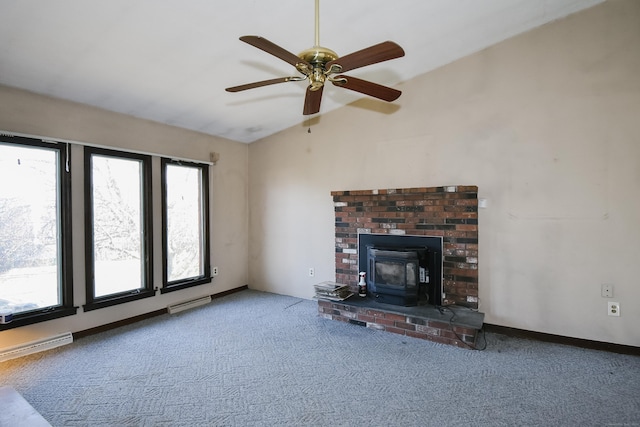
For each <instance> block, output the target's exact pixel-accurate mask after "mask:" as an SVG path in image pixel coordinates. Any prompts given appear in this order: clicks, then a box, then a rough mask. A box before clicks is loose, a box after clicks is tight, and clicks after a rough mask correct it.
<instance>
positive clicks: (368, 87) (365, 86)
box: [331, 75, 402, 102]
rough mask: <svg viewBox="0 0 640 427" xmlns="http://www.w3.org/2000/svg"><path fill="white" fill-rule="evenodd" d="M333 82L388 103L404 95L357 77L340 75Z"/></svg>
mask: <svg viewBox="0 0 640 427" xmlns="http://www.w3.org/2000/svg"><path fill="white" fill-rule="evenodd" d="M331 82H332V83H333V84H334V85H336V86H338V87H343V88H345V89H349V90H353V91H356V92H360V93H364V94H365V95H369V96H373V97H374V98H378V99H382V100H383V101H387V102H391V101H395V100H396V99H398V97H400V95H402V92H401V91H399V90H397V89H393V88H390V87H387V86H382V85H379V84H377V83H373V82H369V81H367V80H362V79H357V78H355V77H349V76H342V75H340V76H336V77H334V78H332V81H331Z"/></svg>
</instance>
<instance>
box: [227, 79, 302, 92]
mask: <svg viewBox="0 0 640 427" xmlns="http://www.w3.org/2000/svg"><path fill="white" fill-rule="evenodd" d="M300 80H304V79H303V78H301V77H279V78H277V79H271V80H262V81H260V82H253V83H247V84H246V85H240V86H233V87H228V88H226V89H225V90H226V91H227V92H240V91H242V90H247V89H253V88H256V87H262V86H269V85H275V84H278V83H286V82H290V81H296V82H297V81H300Z"/></svg>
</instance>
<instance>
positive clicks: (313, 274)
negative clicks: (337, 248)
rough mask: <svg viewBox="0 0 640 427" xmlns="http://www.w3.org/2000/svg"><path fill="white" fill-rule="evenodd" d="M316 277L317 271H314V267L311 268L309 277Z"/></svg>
mask: <svg viewBox="0 0 640 427" xmlns="http://www.w3.org/2000/svg"><path fill="white" fill-rule="evenodd" d="M315 275H316V271H315V270H314V269H313V267H310V268H309V277H314V276H315Z"/></svg>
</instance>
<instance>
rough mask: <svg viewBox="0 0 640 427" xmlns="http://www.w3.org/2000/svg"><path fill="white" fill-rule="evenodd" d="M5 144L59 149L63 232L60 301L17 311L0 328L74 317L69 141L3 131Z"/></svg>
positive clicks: (60, 247) (61, 238) (59, 272)
mask: <svg viewBox="0 0 640 427" xmlns="http://www.w3.org/2000/svg"><path fill="white" fill-rule="evenodd" d="M0 141H1V142H2V143H4V144H13V145H19V146H28V147H35V148H41V149H48V150H54V151H57V156H58V170H57V171H56V173H57V177H58V186H57V191H58V202H59V206H58V222H59V223H58V224H57V225H58V232H59V234H60V241H59V242H58V245H59V254H58V257H59V259H58V268H59V271H58V280H59V282H58V283H59V288H58V291H59V292H60V304H58V305H55V306H50V307H44V308H41V309H35V310H29V311H25V312H20V313H15V314H14V315H13V319H12V321H11V322H10V323H7V324H0V331H4V330H8V329H13V328H17V327H20V326H26V325H32V324H35V323H40V322H45V321H48V320H53V319H58V318H61V317H66V316H72V315H74V314H76V313H77V311H78V307H76V306H74V305H73V253H72V250H73V248H72V222H71V167H70V164H71V159H70V147H69V144H68V143H59V142H49V141H44V140H39V139H34V138H28V137H24V136H12V135H4V134H0Z"/></svg>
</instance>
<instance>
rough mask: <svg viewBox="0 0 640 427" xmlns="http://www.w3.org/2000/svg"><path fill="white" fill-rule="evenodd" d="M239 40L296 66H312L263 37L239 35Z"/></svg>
mask: <svg viewBox="0 0 640 427" xmlns="http://www.w3.org/2000/svg"><path fill="white" fill-rule="evenodd" d="M240 40H242V41H243V42H245V43H249V44H250V45H251V46H254V47H257V48H258V49H261V50H264V51H265V52H267V53H270V54H271V55H273V56H275V57H277V58H280V59H282V60H283V61H285V62H288V63H289V64H291V65H293V66H294V67H295V66H297V65H298V64H304V65H306V66H307V67H309V69H311V68H313V67H312V66H311V64H309V63H308V62H307V61H305V60H304V59H300V58H299V57H298V56H297V55H294V54H293V53H291V52H289V51H288V50H286V49H283V48H281V47H280V46H278V45H277V44H275V43H272V42H270V41H269V40H267V39H265V38H263V37H260V36H242V37H240Z"/></svg>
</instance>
